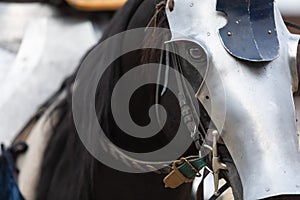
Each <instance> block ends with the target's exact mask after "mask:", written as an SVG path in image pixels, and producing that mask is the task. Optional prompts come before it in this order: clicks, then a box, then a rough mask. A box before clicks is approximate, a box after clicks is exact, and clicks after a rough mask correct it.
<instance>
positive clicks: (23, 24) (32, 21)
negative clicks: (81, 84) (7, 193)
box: [0, 4, 98, 144]
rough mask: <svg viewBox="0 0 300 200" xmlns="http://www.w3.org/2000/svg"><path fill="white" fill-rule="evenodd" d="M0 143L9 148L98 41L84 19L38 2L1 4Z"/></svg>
mask: <svg viewBox="0 0 300 200" xmlns="http://www.w3.org/2000/svg"><path fill="white" fill-rule="evenodd" d="M0 11H2V12H1V13H0V22H1V26H2V28H1V30H2V31H1V33H0V57H1V59H0V60H1V61H0V70H1V74H0V91H1V96H0V142H4V143H6V144H8V143H9V142H10V140H11V139H12V138H13V137H14V136H15V134H16V133H17V132H18V131H20V129H21V128H22V127H23V126H24V124H25V123H26V121H27V120H28V119H29V118H30V116H32V115H33V114H34V112H35V111H36V109H37V108H38V106H39V105H40V104H42V103H43V102H44V101H45V100H46V99H47V98H48V97H49V96H50V95H51V94H52V93H53V92H55V91H56V90H57V89H58V88H59V86H60V84H61V83H62V81H63V79H65V78H66V77H67V76H68V75H70V74H71V73H72V72H73V71H74V70H75V68H76V67H77V65H78V63H79V61H80V59H81V57H82V56H83V55H84V53H85V52H86V51H87V50H88V49H89V48H90V47H91V46H92V45H93V44H95V43H96V41H97V38H98V37H97V36H96V33H95V30H94V27H93V26H92V23H91V21H89V20H88V19H87V18H76V17H75V18H74V17H70V16H63V15H61V13H60V14H59V12H58V11H57V10H56V9H55V8H54V7H51V6H47V5H42V4H0Z"/></svg>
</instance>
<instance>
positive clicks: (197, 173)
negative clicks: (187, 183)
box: [180, 157, 201, 177]
mask: <svg viewBox="0 0 300 200" xmlns="http://www.w3.org/2000/svg"><path fill="white" fill-rule="evenodd" d="M188 158H190V157H188ZM180 160H182V161H184V162H186V163H187V164H188V165H189V166H190V167H191V169H192V170H193V171H194V172H195V174H196V175H195V176H196V177H201V174H200V173H199V171H198V170H197V169H196V168H195V166H194V165H193V164H192V163H191V162H190V161H189V160H188V159H187V158H181V159H180Z"/></svg>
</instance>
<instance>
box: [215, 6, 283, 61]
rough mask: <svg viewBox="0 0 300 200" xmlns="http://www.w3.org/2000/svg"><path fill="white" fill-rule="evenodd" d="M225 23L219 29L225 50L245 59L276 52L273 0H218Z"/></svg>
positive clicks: (269, 57) (266, 58)
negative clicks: (225, 19)
mask: <svg viewBox="0 0 300 200" xmlns="http://www.w3.org/2000/svg"><path fill="white" fill-rule="evenodd" d="M217 11H221V12H223V13H225V14H226V16H227V20H228V23H227V25H226V26H224V27H223V28H221V29H220V30H219V33H220V37H221V40H222V42H223V45H224V47H225V48H226V50H227V51H228V52H229V53H230V54H231V55H233V56H235V57H237V58H240V59H243V60H248V61H257V62H259V61H271V60H274V59H275V58H277V57H278V55H279V42H278V38H277V31H276V25H275V19H274V0H218V2H217Z"/></svg>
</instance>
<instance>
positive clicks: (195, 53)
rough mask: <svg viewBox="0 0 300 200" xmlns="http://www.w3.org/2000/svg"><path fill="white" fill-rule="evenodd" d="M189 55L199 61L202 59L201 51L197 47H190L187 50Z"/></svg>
mask: <svg viewBox="0 0 300 200" xmlns="http://www.w3.org/2000/svg"><path fill="white" fill-rule="evenodd" d="M189 54H190V56H191V57H192V58H193V59H199V58H201V57H202V51H201V49H200V48H198V47H192V48H190V49H189Z"/></svg>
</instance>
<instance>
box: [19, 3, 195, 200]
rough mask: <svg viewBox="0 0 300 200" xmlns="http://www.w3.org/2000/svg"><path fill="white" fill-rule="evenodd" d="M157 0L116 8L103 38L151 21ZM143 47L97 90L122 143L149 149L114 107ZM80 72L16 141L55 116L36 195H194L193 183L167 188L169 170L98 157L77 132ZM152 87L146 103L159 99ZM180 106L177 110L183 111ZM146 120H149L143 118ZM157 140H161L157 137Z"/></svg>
mask: <svg viewBox="0 0 300 200" xmlns="http://www.w3.org/2000/svg"><path fill="white" fill-rule="evenodd" d="M157 3H159V1H158V0H145V1H143V0H129V1H128V2H127V3H126V5H125V6H124V7H123V8H122V9H121V10H120V11H119V12H117V13H116V15H115V16H114V18H113V19H112V21H111V23H110V25H109V26H108V27H107V30H106V32H105V33H104V36H103V38H102V40H101V41H103V40H105V39H106V38H108V37H110V36H112V35H114V34H117V33H119V32H122V31H125V30H128V29H133V28H138V27H146V26H147V24H148V23H149V21H150V20H151V18H152V17H153V15H154V13H155V6H156V4H157ZM161 17H162V18H163V17H164V16H161ZM101 41H100V42H101ZM141 53H142V52H133V53H130V54H129V55H126V56H125V58H121V59H118V60H117V61H116V62H115V63H113V64H112V66H110V68H109V69H108V70H107V71H106V73H105V76H104V78H103V80H101V81H102V82H103V85H102V86H101V90H99V91H97V94H96V99H97V105H96V109H97V112H98V115H99V116H98V117H99V119H100V123H101V125H102V126H103V127H104V129H105V131H106V133H108V135H109V136H110V137H111V139H112V140H114V141H117V142H119V143H120V144H121V145H122V144H123V145H125V146H127V145H128V148H132V147H136V148H137V149H141V150H143V148H147V144H146V146H145V144H143V143H139V142H136V141H128V140H127V138H126V137H125V136H122V134H119V133H120V130H119V129H118V128H117V127H115V125H114V124H113V122H112V120H110V119H111V118H112V116H111V112H110V111H109V110H108V108H109V104H108V102H109V98H110V93H111V91H112V87H113V84H114V83H116V81H117V80H118V78H119V77H120V76H121V75H122V74H123V73H125V72H126V71H127V70H129V69H130V68H132V66H136V65H138V64H140V62H141ZM95 67H101V66H95ZM75 76H76V73H75V74H74V75H73V76H71V77H70V78H68V79H67V80H66V81H65V82H64V84H63V85H62V87H61V89H60V90H59V91H58V92H57V93H56V94H55V95H53V97H52V98H50V99H49V100H48V102H46V103H45V104H44V105H43V106H42V107H41V109H40V111H39V112H38V114H37V115H36V116H35V117H34V118H33V119H32V120H31V121H30V122H29V123H28V125H27V126H26V127H25V129H24V131H23V132H22V134H21V135H20V136H19V137H18V138H17V139H16V141H17V140H21V139H22V137H24V135H25V136H26V135H27V133H28V134H31V133H30V132H31V130H32V129H31V128H32V126H33V124H36V121H39V120H40V119H41V118H43V116H45V115H47V119H48V120H50V121H51V120H52V119H53V120H52V122H51V123H50V125H48V126H49V129H48V130H47V131H48V132H49V135H48V136H47V137H49V140H46V141H47V144H46V147H45V151H44V154H43V155H44V156H43V160H42V163H41V167H40V168H37V169H34V170H37V173H36V175H37V176H38V179H37V180H36V181H37V184H36V188H35V194H34V195H35V198H36V199H40V200H46V199H58V200H59V199H61V200H62V199H64V200H66V199H70V200H76V199H78V200H83V199H118V200H119V199H130V200H134V199H137V200H138V199H149V200H150V199H151V200H152V199H190V198H191V184H185V185H182V186H181V187H179V188H178V189H174V190H171V189H165V188H164V185H163V178H164V176H165V174H157V173H154V172H152V173H144V174H130V173H124V172H120V171H116V170H114V169H111V168H109V167H107V166H105V165H103V164H102V163H100V162H98V161H97V160H96V159H94V158H93V157H92V156H91V155H90V154H89V153H88V152H87V150H86V149H85V147H84V146H83V144H82V143H81V141H80V139H79V137H78V135H77V132H76V129H75V126H74V122H73V116H72V83H73V82H74V79H75ZM147 91H148V92H144V93H143V94H144V95H145V96H144V97H143V99H142V102H144V104H145V106H146V107H147V105H148V104H153V102H154V92H153V88H148V90H147ZM151 91H152V92H151ZM62 93H65V95H63V97H61V96H62V95H61V94H62ZM58 98H61V99H60V100H59V103H57V99H58ZM53 102H56V103H53ZM53 104H54V105H53ZM144 104H143V105H141V107H138V108H133V109H136V110H134V111H133V113H138V114H137V115H136V118H137V119H143V118H144V117H143V115H145V112H138V111H139V109H143V106H144ZM51 106H52V110H51V112H50V113H48V114H45V110H47V109H48V110H49V107H51ZM178 112H180V111H178ZM178 112H176V111H175V113H177V114H180V113H178ZM54 118H55V119H54ZM141 123H143V122H142V121H141ZM34 126H36V125H34ZM170 127H172V126H170ZM22 135H23V136H22ZM161 142H164V141H161ZM158 143H159V141H158ZM153 144H154V143H153ZM155 144H156V145H159V144H157V142H156V143H155ZM155 144H154V145H155ZM148 146H149V144H148ZM29 159H30V158H29ZM21 173H22V172H21Z"/></svg>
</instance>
